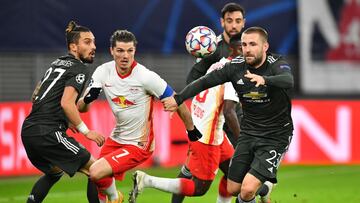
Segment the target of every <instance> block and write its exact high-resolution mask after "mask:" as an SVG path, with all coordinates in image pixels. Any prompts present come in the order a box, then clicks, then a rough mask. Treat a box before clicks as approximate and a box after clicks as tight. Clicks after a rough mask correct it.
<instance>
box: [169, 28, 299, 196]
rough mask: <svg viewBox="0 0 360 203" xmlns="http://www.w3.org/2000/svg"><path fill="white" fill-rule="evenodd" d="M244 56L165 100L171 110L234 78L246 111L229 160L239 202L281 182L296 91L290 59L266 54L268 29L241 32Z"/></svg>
mask: <svg viewBox="0 0 360 203" xmlns="http://www.w3.org/2000/svg"><path fill="white" fill-rule="evenodd" d="M241 42H242V44H241V45H242V52H243V57H238V58H236V59H234V60H232V61H231V63H228V64H226V65H225V66H224V68H222V69H220V70H216V71H213V72H211V73H209V74H207V75H205V76H203V77H201V78H200V79H198V80H196V81H195V82H193V83H191V84H190V85H188V86H186V87H185V88H184V89H183V90H182V91H181V92H180V93H179V94H178V95H175V96H174V97H170V98H167V99H164V100H163V104H164V107H165V109H166V110H167V111H175V110H176V109H177V106H178V105H180V104H182V103H183V101H185V100H186V99H188V98H190V97H192V96H195V95H196V94H198V93H199V92H201V91H203V90H205V89H207V88H210V87H214V86H216V85H219V84H222V83H225V82H231V83H232V85H233V86H234V88H235V90H236V92H237V93H238V96H239V99H240V102H241V104H242V108H243V111H244V116H243V119H242V122H241V132H240V136H239V138H238V143H237V146H236V149H235V154H234V156H233V158H232V159H231V162H230V168H229V174H228V183H227V190H228V192H229V193H231V194H232V195H237V196H238V202H240V203H243V202H248V203H255V194H256V191H257V190H258V189H259V188H260V187H261V185H262V183H264V182H265V181H270V182H272V183H276V181H277V180H276V174H277V169H278V167H279V165H280V162H281V160H282V158H283V156H284V155H285V152H286V151H287V149H288V146H289V144H290V141H291V138H292V133H293V122H292V118H291V93H292V90H293V86H294V79H293V76H292V73H291V68H290V65H289V64H288V62H287V61H286V60H285V59H284V58H283V57H282V56H280V55H276V54H271V53H267V50H268V48H269V44H268V34H267V32H266V31H265V30H264V29H263V28H261V27H250V28H248V29H246V30H245V31H244V32H243V33H242V36H241Z"/></svg>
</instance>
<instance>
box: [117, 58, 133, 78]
mask: <svg viewBox="0 0 360 203" xmlns="http://www.w3.org/2000/svg"><path fill="white" fill-rule="evenodd" d="M136 65H137V62H136V61H135V60H134V61H133V63H132V64H131V67H130V72H129V73H127V74H125V75H120V73H119V72H118V70H117V68H116V64H115V70H116V73H117V74H118V76H119V77H120V78H121V79H124V78H126V77H128V76H129V75H131V72H132V70H133V69H134V68H135V66H136Z"/></svg>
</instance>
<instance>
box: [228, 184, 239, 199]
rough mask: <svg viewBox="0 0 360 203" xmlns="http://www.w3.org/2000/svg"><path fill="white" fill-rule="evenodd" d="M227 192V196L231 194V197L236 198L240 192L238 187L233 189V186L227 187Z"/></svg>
mask: <svg viewBox="0 0 360 203" xmlns="http://www.w3.org/2000/svg"><path fill="white" fill-rule="evenodd" d="M226 189H227V192H228V193H229V194H231V195H232V196H237V195H238V194H239V192H240V188H239V187H235V186H233V185H229V184H228V185H227V188H226Z"/></svg>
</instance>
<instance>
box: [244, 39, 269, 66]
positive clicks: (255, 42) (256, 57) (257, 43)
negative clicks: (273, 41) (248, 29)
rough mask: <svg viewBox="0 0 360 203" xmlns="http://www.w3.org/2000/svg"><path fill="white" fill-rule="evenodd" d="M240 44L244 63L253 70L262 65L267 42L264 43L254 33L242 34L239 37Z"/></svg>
mask: <svg viewBox="0 0 360 203" xmlns="http://www.w3.org/2000/svg"><path fill="white" fill-rule="evenodd" d="M241 42H242V51H243V56H244V57H245V61H246V63H247V64H249V65H251V66H252V67H255V68H257V67H259V66H260V65H262V63H263V62H264V60H265V57H266V51H267V48H268V45H267V42H264V41H263V40H262V39H261V38H260V36H259V35H258V34H256V33H252V34H245V33H244V34H243V35H242V37H241Z"/></svg>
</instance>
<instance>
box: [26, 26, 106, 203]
mask: <svg viewBox="0 0 360 203" xmlns="http://www.w3.org/2000/svg"><path fill="white" fill-rule="evenodd" d="M65 35H66V43H67V48H68V52H69V54H68V55H66V56H62V57H59V58H58V59H56V60H55V61H53V62H52V63H51V64H50V68H49V69H48V70H47V71H46V73H45V75H44V77H43V78H42V80H41V81H40V82H39V83H38V85H37V87H36V88H35V91H34V93H33V95H32V102H33V106H32V110H31V113H30V114H29V115H28V116H27V117H26V119H25V121H24V123H23V125H22V131H21V138H22V142H23V144H24V147H25V150H26V153H27V156H28V158H29V160H30V161H31V163H32V164H33V165H34V166H35V167H36V168H37V169H39V170H40V171H42V172H43V173H44V175H43V176H42V177H40V179H39V180H38V181H37V182H36V183H35V185H34V186H33V188H32V191H31V193H30V195H29V197H28V199H27V202H28V203H33V202H42V201H43V200H44V198H45V197H46V195H47V193H48V192H49V190H50V188H51V187H52V186H53V185H54V184H55V183H56V182H57V181H58V180H59V179H60V178H61V176H62V175H63V174H64V172H66V173H67V174H69V176H70V177H72V176H73V175H74V174H75V173H76V172H77V171H79V172H82V173H84V174H87V175H88V174H89V167H90V165H91V164H92V163H93V162H94V161H95V159H94V158H93V157H92V156H91V154H90V153H89V152H88V151H87V150H86V149H85V148H84V147H83V146H82V145H81V144H79V143H78V142H77V141H76V140H75V139H74V138H72V137H69V136H68V135H67V134H66V130H67V129H68V126H69V124H71V125H73V126H76V129H77V130H78V131H80V132H81V133H82V134H83V135H84V136H85V137H86V138H88V139H90V140H92V141H94V142H96V144H97V145H98V146H101V145H103V143H104V141H105V138H104V137H103V136H102V135H101V134H99V133H98V132H96V131H92V130H89V129H88V128H87V126H86V125H85V123H84V122H83V121H82V120H81V118H80V115H79V112H78V110H77V108H76V101H77V99H78V98H79V94H81V92H82V91H83V88H84V85H85V83H86V80H87V78H88V69H87V67H86V65H85V63H92V62H93V60H94V57H95V49H96V46H95V37H94V35H93V33H92V32H91V31H90V30H89V29H88V28H86V27H84V26H81V25H77V24H76V23H75V22H74V21H70V22H69V24H68V26H67V28H66V32H65ZM91 185H92V184H89V185H88V186H89V187H88V199H89V202H98V199H97V192H96V190H95V193H92V191H91V188H92V187H91ZM94 196H95V197H94Z"/></svg>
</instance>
